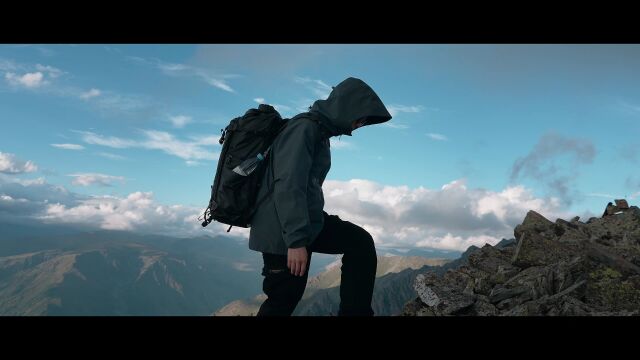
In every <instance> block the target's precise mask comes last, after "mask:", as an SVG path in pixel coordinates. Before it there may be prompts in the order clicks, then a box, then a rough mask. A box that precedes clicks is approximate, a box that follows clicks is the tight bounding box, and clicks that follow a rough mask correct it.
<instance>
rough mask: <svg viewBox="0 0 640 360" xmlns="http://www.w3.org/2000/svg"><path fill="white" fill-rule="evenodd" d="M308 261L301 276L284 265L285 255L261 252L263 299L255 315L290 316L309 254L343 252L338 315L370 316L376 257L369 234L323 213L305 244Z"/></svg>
mask: <svg viewBox="0 0 640 360" xmlns="http://www.w3.org/2000/svg"><path fill="white" fill-rule="evenodd" d="M307 252H308V254H309V263H308V264H307V270H306V272H305V274H304V275H303V276H295V275H292V274H291V271H290V270H289V269H288V268H287V255H276V254H268V253H262V258H263V260H264V268H263V269H262V275H263V276H264V277H265V278H264V282H263V283H262V290H263V291H264V293H265V294H266V295H267V300H265V301H264V303H262V306H260V310H259V311H258V314H257V316H290V315H291V313H293V310H294V309H295V308H296V305H297V304H298V302H299V301H300V299H301V298H302V294H303V293H304V289H305V287H306V285H307V277H308V276H309V264H310V263H311V254H312V253H313V252H319V253H324V254H344V255H343V256H342V267H341V270H342V275H341V281H340V307H339V309H338V315H339V316H348V315H352V316H373V309H372V308H371V298H372V296H373V285H374V283H375V278H376V266H377V263H378V259H377V257H376V249H375V246H374V244H373V238H372V237H371V235H370V234H369V233H368V232H367V231H366V230H364V229H363V228H361V227H359V226H357V225H355V224H352V223H350V222H348V221H343V220H341V219H340V218H339V217H338V216H337V215H329V214H327V213H326V212H325V213H324V227H323V228H322V231H321V232H320V234H319V235H318V237H317V238H316V239H315V241H313V243H312V244H311V245H310V246H308V247H307Z"/></svg>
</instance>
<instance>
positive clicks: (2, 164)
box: [0, 152, 38, 174]
mask: <svg viewBox="0 0 640 360" xmlns="http://www.w3.org/2000/svg"><path fill="white" fill-rule="evenodd" d="M37 170H38V167H37V166H36V164H34V163H33V162H32V161H26V162H25V161H22V160H19V159H17V158H16V156H15V155H14V154H9V153H3V152H0V173H5V174H22V173H29V172H34V171H37Z"/></svg>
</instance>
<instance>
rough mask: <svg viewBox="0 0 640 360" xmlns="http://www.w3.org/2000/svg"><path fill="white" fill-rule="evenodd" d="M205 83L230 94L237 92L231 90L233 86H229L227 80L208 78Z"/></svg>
mask: <svg viewBox="0 0 640 360" xmlns="http://www.w3.org/2000/svg"><path fill="white" fill-rule="evenodd" d="M205 81H206V82H207V83H209V84H210V85H212V86H215V87H217V88H218V89H222V90H224V91H227V92H230V93H233V92H235V90H233V89H232V88H231V86H229V84H227V82H226V81H225V80H222V79H213V78H208V77H207V78H205Z"/></svg>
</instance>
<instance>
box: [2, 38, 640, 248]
mask: <svg viewBox="0 0 640 360" xmlns="http://www.w3.org/2000/svg"><path fill="white" fill-rule="evenodd" d="M347 77H356V78H360V79H362V80H364V81H365V82H367V83H368V84H369V85H370V86H371V87H372V88H373V89H374V90H375V91H376V93H377V94H378V95H379V96H380V98H381V99H382V101H383V102H384V103H385V105H386V106H387V108H388V109H389V111H390V113H391V114H392V115H393V118H392V119H391V121H389V122H388V123H385V124H381V125H374V126H366V127H364V128H361V129H358V130H356V131H354V132H353V136H351V137H349V136H342V137H340V138H333V139H332V142H331V151H332V168H331V171H330V172H329V174H328V176H327V181H326V182H325V184H324V186H323V189H324V192H325V201H326V205H325V209H326V210H327V211H328V212H330V213H336V214H338V215H340V217H341V218H343V219H345V220H349V221H352V222H354V223H356V224H359V225H361V226H363V227H364V228H365V229H367V230H368V231H370V232H371V233H372V235H374V239H375V241H376V243H377V245H378V246H379V247H396V248H412V247H424V248H438V249H452V250H464V249H466V247H468V246H469V245H477V246H481V245H483V244H484V243H491V244H494V243H496V242H497V241H499V240H501V239H502V238H511V237H513V227H514V226H515V225H517V224H519V223H520V222H521V221H522V219H523V218H524V216H525V215H526V212H527V211H528V210H535V211H538V212H540V213H541V214H543V215H544V216H546V217H548V218H549V219H551V220H552V221H554V220H555V219H556V218H557V217H563V218H571V217H573V216H581V217H582V220H584V221H586V220H587V218H588V217H590V216H599V215H600V214H602V211H603V210H604V207H605V205H606V204H607V202H609V201H613V199H615V198H626V199H628V200H629V201H630V203H631V204H632V205H633V204H637V201H638V198H639V197H640V173H639V172H638V171H637V170H636V168H637V167H638V164H640V140H639V139H640V137H639V136H638V135H640V88H639V85H638V84H639V82H638V80H639V79H640V45H615V44H606V45H596V44H594V45H544V44H520V45H517V44H515V45H491V44H473V45H463V44H456V45H446V44H438V45H434V44H432V45H430V44H386V45H376V44H367V45H363V44H340V45H332V44H298V45H291V44H288V45H287V44H279V45H269V44H258V45H251V44H244V45H232V44H229V45H215V44H210V45H187V44H183V45H169V44H155V45H127V44H115V45H114V44H91V45H51V44H48V45H35V44H30V45H8V44H6V45H0V219H3V220H6V221H27V220H34V221H39V222H43V223H63V224H65V223H69V224H85V225H90V226H95V227H96V228H101V229H114V230H131V231H140V232H151V233H154V232H155V233H172V234H175V235H184V236H191V235H194V234H196V235H197V234H215V233H221V232H224V231H225V230H226V226H223V225H221V224H217V223H212V224H211V225H210V226H209V227H207V228H206V229H203V228H202V227H200V225H199V222H198V221H197V219H196V217H197V215H198V214H199V213H200V212H201V210H203V208H204V207H206V204H207V203H208V199H209V196H210V185H211V182H212V178H213V176H214V174H215V167H216V163H217V160H218V156H219V151H220V145H219V144H218V142H217V140H218V138H219V136H220V130H221V129H222V128H223V127H224V126H226V124H228V122H229V120H231V119H232V118H234V117H236V116H240V115H242V114H243V113H244V112H245V111H246V110H247V109H249V108H252V107H257V105H258V104H259V103H268V104H271V105H274V106H275V107H276V109H277V110H278V111H280V113H281V114H282V115H283V116H284V117H292V116H294V115H296V114H298V113H299V112H303V111H306V109H307V107H308V106H310V105H311V104H312V103H313V102H314V101H315V100H318V99H324V98H326V97H327V96H328V94H329V92H330V91H331V86H335V85H337V84H338V83H339V82H340V81H342V80H344V79H345V78H347ZM229 234H231V235H235V236H238V237H239V238H246V236H247V234H248V231H247V230H245V229H238V230H237V231H236V229H235V228H234V230H232V232H231V233H229Z"/></svg>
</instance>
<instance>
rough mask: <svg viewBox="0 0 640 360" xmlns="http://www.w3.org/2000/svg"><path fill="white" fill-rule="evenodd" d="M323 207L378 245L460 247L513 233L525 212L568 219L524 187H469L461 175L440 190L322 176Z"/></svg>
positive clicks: (549, 201) (557, 206)
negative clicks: (500, 188) (366, 234)
mask: <svg viewBox="0 0 640 360" xmlns="http://www.w3.org/2000/svg"><path fill="white" fill-rule="evenodd" d="M323 188H324V195H325V204H326V211H327V212H328V213H330V214H336V215H339V216H340V217H341V218H342V219H344V220H348V221H351V222H354V223H356V224H358V225H360V226H363V227H364V228H365V229H367V230H368V231H369V232H370V233H371V234H372V235H373V237H374V240H375V241H376V244H377V245H380V246H386V247H416V246H418V247H430V248H437V249H448V250H465V249H466V248H467V247H468V246H470V245H476V246H480V245H483V244H484V243H490V244H495V243H497V242H499V241H500V240H501V239H502V238H512V237H513V228H514V227H515V225H517V224H519V223H521V222H522V220H523V219H524V216H525V215H526V213H527V211H529V210H535V211H538V212H540V213H541V214H542V215H543V216H546V217H547V218H549V219H551V220H552V221H553V220H555V218H557V217H563V218H568V217H569V215H568V214H566V213H563V212H562V211H561V210H560V202H559V201H558V199H556V198H550V199H543V198H537V197H535V196H534V195H533V193H532V191H531V190H529V189H526V188H525V187H523V186H512V187H507V188H505V189H504V190H502V191H499V192H496V191H490V190H485V189H468V188H467V187H466V185H465V182H464V180H456V181H452V182H450V183H448V184H445V185H444V186H442V188H441V189H426V188H424V187H419V188H416V189H411V188H409V187H407V186H385V185H381V184H378V183H375V182H372V181H368V180H358V179H353V180H350V181H333V180H327V181H326V182H325V183H324V186H323Z"/></svg>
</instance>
